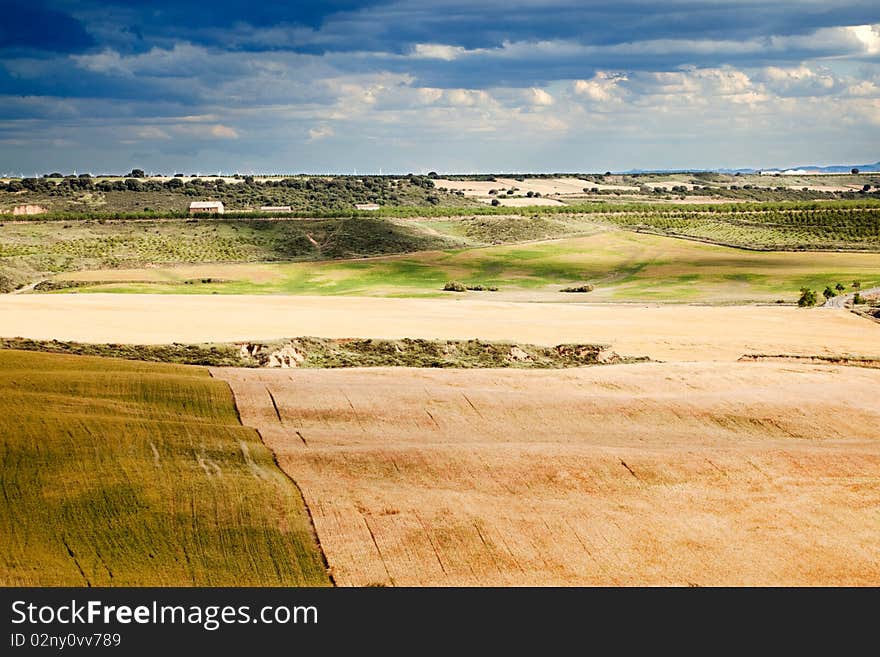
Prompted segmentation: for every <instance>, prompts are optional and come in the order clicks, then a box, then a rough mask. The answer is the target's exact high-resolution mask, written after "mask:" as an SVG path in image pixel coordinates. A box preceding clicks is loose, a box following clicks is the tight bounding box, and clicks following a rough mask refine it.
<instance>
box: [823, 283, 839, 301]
mask: <svg viewBox="0 0 880 657" xmlns="http://www.w3.org/2000/svg"><path fill="white" fill-rule="evenodd" d="M822 296H823V297H825V298H826V299H830V298H832V297H836V296H837V294H836V293H835V292H834V290H832V289H831V286H830V285H826V286H825V289H824V290H822Z"/></svg>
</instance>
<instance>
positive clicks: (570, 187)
mask: <svg viewBox="0 0 880 657" xmlns="http://www.w3.org/2000/svg"><path fill="white" fill-rule="evenodd" d="M434 184H435V185H436V186H437V187H445V188H446V189H449V190H452V191H463V192H464V195H465V196H478V197H485V198H491V197H490V196H489V190H490V189H495V190H501V189H509V188H511V187H516V188H517V189H519V190H520V191H518V192H517V194H525V193H526V192H530V191H531V192H539V193H540V194H541V195H542V196H583V194H584V187H587V188H589V189H592V188H593V187H596V188H598V189H600V190H618V191H635V192H637V191H639V188H638V187H634V186H632V185H607V184H603V183H595V182H592V181H590V180H581V179H580V178H526V179H524V180H523V181H522V182H520V181H518V180H514V179H513V178H498V179H497V180H495V181H494V182H491V181H490V182H483V181H475V180H445V179H437V180H435V181H434Z"/></svg>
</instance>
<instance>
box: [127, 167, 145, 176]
mask: <svg viewBox="0 0 880 657" xmlns="http://www.w3.org/2000/svg"><path fill="white" fill-rule="evenodd" d="M145 176H146V174H145V173H144V170H143V169H132V170H131V173H127V174H125V177H126V178H143V177H145Z"/></svg>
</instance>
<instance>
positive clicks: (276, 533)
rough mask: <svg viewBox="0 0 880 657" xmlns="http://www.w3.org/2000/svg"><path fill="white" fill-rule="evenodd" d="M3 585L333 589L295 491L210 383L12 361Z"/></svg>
mask: <svg viewBox="0 0 880 657" xmlns="http://www.w3.org/2000/svg"><path fill="white" fill-rule="evenodd" d="M0 409H2V411H0V441H2V442H0V445H2V456H3V471H2V489H3V496H4V503H3V505H2V506H0V535H2V536H3V541H2V544H0V554H2V558H0V584H3V585H6V586H16V585H48V586H59V585H74V586H77V585H84V584H89V585H93V586H98V585H109V586H131V585H135V586H139V585H160V586H168V585H176V586H187V585H201V586H215V585H326V584H328V583H329V582H328V579H327V575H326V573H325V571H324V568H323V566H322V562H321V556H320V553H319V549H318V546H317V545H316V543H315V539H314V537H313V534H312V533H311V529H310V524H309V519H308V516H307V513H306V511H305V508H304V506H303V503H302V499H301V497H300V496H299V493H298V491H297V490H296V488H295V487H294V486H293V485H292V484H291V483H290V481H289V480H288V479H286V477H285V476H284V475H283V474H282V473H281V472H280V471H279V470H278V468H277V467H276V466H275V464H274V461H273V458H272V455H271V453H270V452H269V451H268V450H267V449H266V448H265V447H264V446H263V444H262V443H261V441H260V439H259V436H258V435H257V434H256V433H255V432H254V431H253V430H251V429H248V428H245V427H243V426H242V425H241V424H240V422H239V421H238V417H237V414H236V411H235V407H234V404H233V402H232V398H231V395H230V392H229V389H228V388H227V386H226V385H225V384H224V383H222V382H219V381H215V380H213V379H211V378H210V377H209V376H208V373H207V371H206V370H203V369H198V368H191V367H181V366H168V365H155V364H145V363H132V362H127V361H117V360H112V359H99V358H89V357H76V356H59V355H50V354H36V353H25V352H17V351H0Z"/></svg>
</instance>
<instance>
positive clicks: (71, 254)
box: [0, 218, 461, 292]
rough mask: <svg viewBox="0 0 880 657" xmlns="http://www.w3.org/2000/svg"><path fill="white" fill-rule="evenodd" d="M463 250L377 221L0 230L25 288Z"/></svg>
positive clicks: (3, 253)
mask: <svg viewBox="0 0 880 657" xmlns="http://www.w3.org/2000/svg"><path fill="white" fill-rule="evenodd" d="M460 243H461V241H460V240H455V239H452V238H449V237H444V236H441V235H438V234H430V233H426V232H425V231H423V230H420V229H419V228H418V227H413V226H406V225H400V224H397V223H393V222H390V221H385V220H381V219H376V218H357V219H352V218H348V219H319V220H306V221H259V220H250V221H235V220H232V221H213V220H201V221H195V220H182V219H181V220H173V221H128V222H124V221H123V222H116V221H106V222H105V221H71V222H64V223H59V222H50V223H47V222H26V223H7V224H0V278H3V277H5V278H6V279H7V280H8V281H11V282H12V283H13V284H23V283H28V282H32V281H33V280H35V279H38V278H40V277H41V276H46V275H48V274H52V273H58V272H65V271H76V270H79V269H90V268H118V267H137V266H140V265H145V264H173V263H196V262H264V261H269V262H271V261H296V260H322V259H335V258H355V257H362V256H375V255H382V254H390V253H407V252H411V251H419V250H424V249H436V248H445V247H448V246H453V245H458V244H460ZM2 291H7V290H4V289H3V284H2V281H0V292H2Z"/></svg>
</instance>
